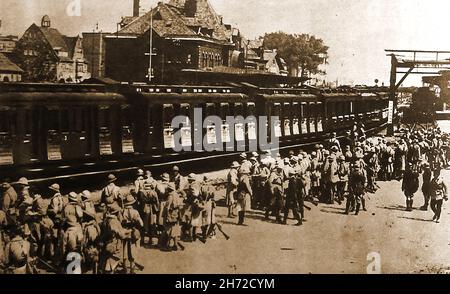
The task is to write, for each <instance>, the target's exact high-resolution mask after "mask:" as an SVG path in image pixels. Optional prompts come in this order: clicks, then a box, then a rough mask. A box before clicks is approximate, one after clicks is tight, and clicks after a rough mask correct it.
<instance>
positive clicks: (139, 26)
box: [119, 1, 229, 41]
mask: <svg viewBox="0 0 450 294" xmlns="http://www.w3.org/2000/svg"><path fill="white" fill-rule="evenodd" d="M179 2H183V1H179ZM175 4H177V3H175ZM178 5H181V4H177V6H174V5H169V4H165V3H159V4H158V6H157V7H156V8H154V9H153V10H151V11H149V12H147V13H146V14H144V15H143V16H141V17H139V18H138V19H136V20H134V21H132V22H131V23H129V24H128V25H127V26H125V27H124V28H122V29H121V30H120V31H119V33H120V34H136V35H142V34H144V33H145V32H147V31H148V30H149V28H150V22H151V16H152V14H153V29H154V31H155V32H156V33H157V34H158V35H159V36H161V37H169V36H188V37H194V36H203V35H201V34H200V33H199V31H197V27H200V28H206V29H210V30H213V32H212V36H211V37H212V38H213V39H216V40H220V41H228V40H229V34H228V31H227V30H226V28H225V26H224V25H223V24H220V19H219V16H218V15H217V14H215V12H214V11H213V10H212V9H211V10H207V12H205V13H203V14H202V15H199V16H196V17H195V18H193V17H187V16H186V15H185V13H184V9H183V8H181V7H180V6H178Z"/></svg>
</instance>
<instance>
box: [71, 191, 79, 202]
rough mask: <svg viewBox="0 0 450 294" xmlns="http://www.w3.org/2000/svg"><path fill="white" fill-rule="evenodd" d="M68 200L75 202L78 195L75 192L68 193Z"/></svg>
mask: <svg viewBox="0 0 450 294" xmlns="http://www.w3.org/2000/svg"><path fill="white" fill-rule="evenodd" d="M69 201H72V202H77V201H78V195H77V193H75V192H70V193H69Z"/></svg>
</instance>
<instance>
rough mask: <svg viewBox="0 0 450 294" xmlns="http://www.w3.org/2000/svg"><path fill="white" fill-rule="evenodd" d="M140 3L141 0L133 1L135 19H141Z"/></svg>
mask: <svg viewBox="0 0 450 294" xmlns="http://www.w3.org/2000/svg"><path fill="white" fill-rule="evenodd" d="M140 2H141V1H140V0H133V17H139V10H140V8H141V5H140Z"/></svg>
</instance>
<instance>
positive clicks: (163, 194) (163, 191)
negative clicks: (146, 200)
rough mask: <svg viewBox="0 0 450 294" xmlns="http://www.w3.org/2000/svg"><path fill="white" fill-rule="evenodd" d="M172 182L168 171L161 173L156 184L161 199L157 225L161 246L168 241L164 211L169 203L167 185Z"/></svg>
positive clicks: (159, 199)
mask: <svg viewBox="0 0 450 294" xmlns="http://www.w3.org/2000/svg"><path fill="white" fill-rule="evenodd" d="M169 183H170V176H169V174H168V173H164V174H162V175H161V180H160V181H158V182H157V184H156V194H157V195H158V201H159V209H158V211H159V213H158V218H157V226H158V234H159V240H158V245H159V246H160V247H163V246H164V244H165V243H166V237H167V236H166V234H165V231H166V230H165V229H164V216H163V214H164V212H165V206H166V203H167V195H168V191H167V187H168V185H169Z"/></svg>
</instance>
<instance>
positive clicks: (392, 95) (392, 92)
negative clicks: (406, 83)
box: [387, 54, 398, 136]
mask: <svg viewBox="0 0 450 294" xmlns="http://www.w3.org/2000/svg"><path fill="white" fill-rule="evenodd" d="M397 66H398V61H397V57H395V55H394V54H392V55H391V79H390V86H389V111H392V117H393V116H394V115H395V110H396V109H397V98H396V93H397V87H396V85H397ZM391 107H392V109H391ZM388 115H391V114H390V113H389V114H388ZM387 134H388V136H393V135H394V121H392V122H391V123H390V124H389V125H388V128H387Z"/></svg>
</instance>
